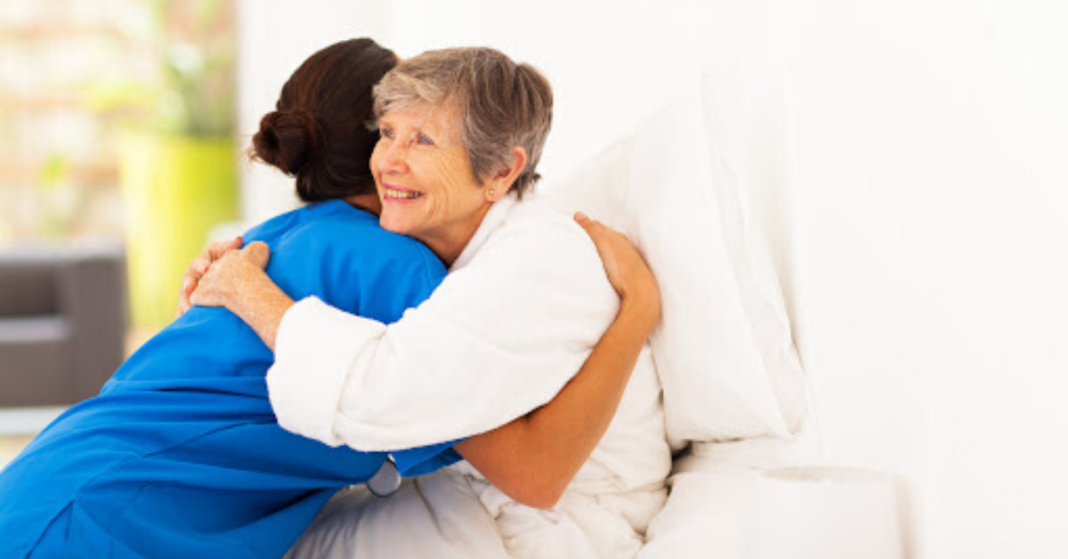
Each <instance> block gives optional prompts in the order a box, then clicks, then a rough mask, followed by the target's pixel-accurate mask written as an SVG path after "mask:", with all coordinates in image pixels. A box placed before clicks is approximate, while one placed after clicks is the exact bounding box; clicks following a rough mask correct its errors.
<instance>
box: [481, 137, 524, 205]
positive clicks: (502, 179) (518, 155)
mask: <svg viewBox="0 0 1068 559" xmlns="http://www.w3.org/2000/svg"><path fill="white" fill-rule="evenodd" d="M526 168H527V150H525V149H523V148H522V147H521V146H515V147H513V148H512V163H511V164H510V165H509V166H507V167H502V168H501V170H500V171H498V172H497V174H496V175H494V176H492V177H490V178H489V179H487V180H486V184H485V189H484V192H485V194H486V201H487V202H490V203H493V202H496V201H497V200H500V199H501V198H502V197H503V196H504V195H505V194H508V191H509V189H511V188H512V185H513V184H515V180H516V179H517V178H519V175H521V174H522V173H523V171H524V170H525V169H526Z"/></svg>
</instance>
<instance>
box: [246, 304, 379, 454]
mask: <svg viewBox="0 0 1068 559" xmlns="http://www.w3.org/2000/svg"><path fill="white" fill-rule="evenodd" d="M385 331H386V327H385V325H384V324H382V323H381V322H377V321H374V320H369V319H366V318H362V317H359V316H356V315H353V314H349V313H346V312H343V311H340V310H337V309H335V308H333V307H330V306H328V305H326V304H325V303H323V302H322V301H320V300H319V299H317V298H315V297H308V298H306V299H303V300H301V301H300V302H299V303H297V304H295V305H293V306H292V307H291V308H290V309H289V310H288V311H286V313H285V315H283V316H282V322H281V324H280V325H279V326H278V335H277V339H276V341H275V362H274V365H273V366H272V367H271V368H270V370H268V371H267V391H268V393H269V395H270V399H271V406H272V407H273V408H274V414H275V416H276V418H277V419H278V424H279V425H281V426H282V428H283V429H285V430H287V431H289V432H291V433H295V434H298V435H302V436H304V437H308V438H311V439H315V440H317V441H321V442H323V443H326V444H328V445H330V446H335V447H336V446H340V445H341V444H343V443H344V441H343V440H342V439H341V437H339V436H338V435H337V433H336V432H335V428H334V426H335V424H336V422H337V419H338V414H339V411H340V410H339V407H340V401H341V395H342V392H343V389H344V385H345V383H346V380H348V379H347V377H348V375H349V374H350V372H351V371H350V367H351V365H352V364H353V363H355V362H356V360H357V355H358V354H359V353H360V352H361V350H362V349H364V347H365V346H366V345H367V344H370V343H376V342H377V341H378V340H379V339H380V338H381V337H382V335H383V334H384V333H385Z"/></svg>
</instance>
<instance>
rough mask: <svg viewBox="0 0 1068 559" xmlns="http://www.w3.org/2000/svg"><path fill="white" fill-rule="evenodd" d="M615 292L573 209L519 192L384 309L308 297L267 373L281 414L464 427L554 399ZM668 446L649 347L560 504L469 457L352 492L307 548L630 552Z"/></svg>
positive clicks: (373, 427)
mask: <svg viewBox="0 0 1068 559" xmlns="http://www.w3.org/2000/svg"><path fill="white" fill-rule="evenodd" d="M618 308H619V301H618V297H617V296H616V294H615V291H614V290H613V289H612V286H611V284H609V282H608V280H607V278H606V277H605V274H604V270H603V267H602V264H601V260H600V258H599V257H598V255H597V251H596V248H595V247H594V245H593V243H592V242H591V241H590V239H589V238H588V237H587V235H586V233H585V232H584V231H582V229H581V228H580V227H579V226H578V225H577V224H575V223H574V222H573V221H572V219H571V218H570V217H569V216H566V215H563V214H560V213H558V212H556V211H554V210H552V209H550V208H549V207H548V206H547V205H545V204H544V203H542V202H540V201H537V200H524V201H522V202H519V201H517V200H516V199H515V198H514V196H508V197H505V198H503V199H502V200H500V201H499V202H497V203H496V204H495V205H494V207H493V208H491V210H490V211H489V213H487V215H486V217H485V219H484V220H483V222H482V224H481V225H480V227H479V229H478V231H477V232H476V233H475V236H474V237H473V238H472V239H471V242H470V243H468V246H467V247H466V248H465V249H464V251H463V253H462V254H461V255H460V257H459V258H458V259H457V261H456V262H455V263H454V264H453V266H452V268H451V269H450V271H449V275H448V276H447V277H446V279H445V281H443V282H442V284H441V285H440V286H439V287H438V289H437V290H436V291H435V292H434V294H433V295H432V296H431V297H430V299H428V300H427V301H426V302H424V303H423V304H422V305H420V306H419V307H418V308H416V309H412V310H409V311H408V312H407V313H405V315H404V317H403V318H402V319H401V320H400V321H399V322H397V323H395V324H392V325H389V326H385V325H383V324H381V323H379V322H375V321H372V320H367V319H364V318H360V317H357V316H354V315H350V314H347V313H343V312H341V311H338V310H335V309H332V308H330V307H327V306H326V305H324V304H323V303H321V302H320V301H318V300H316V299H305V300H303V301H301V302H299V303H298V304H297V305H295V306H294V307H293V308H292V309H290V310H289V311H288V312H287V313H286V315H285V317H284V318H283V320H282V324H281V326H280V327H279V331H278V339H277V344H276V362H275V365H274V366H273V367H272V368H271V370H270V372H269V373H268V375H267V383H268V387H269V389H270V396H271V403H272V405H273V407H274V410H275V413H276V415H277V416H278V421H279V423H280V424H281V425H282V426H283V427H284V428H286V429H288V430H290V431H293V432H295V433H298V434H301V435H304V436H307V437H311V438H314V439H317V440H320V441H323V442H325V443H327V444H330V445H340V444H346V445H349V446H352V447H354V448H358V449H361V450H390V449H398V448H409V447H414V446H422V445H427V444H431V443H438V442H442V441H447V440H453V439H457V438H461V437H468V436H471V435H475V434H478V433H483V432H486V431H489V430H491V429H494V428H496V427H498V426H500V425H503V424H505V423H508V422H509V421H511V420H513V419H515V418H517V417H520V416H522V415H525V414H527V413H529V412H530V411H532V410H534V409H536V408H537V407H539V406H541V405H543V404H545V403H547V402H548V401H550V400H551V399H552V398H553V397H554V396H555V395H556V393H557V392H558V391H559V390H560V389H561V388H562V387H563V386H564V384H566V383H567V381H568V380H570V379H571V377H572V376H574V374H575V373H577V372H578V370H579V368H581V366H582V364H583V363H584V362H585V360H586V358H587V357H588V356H589V353H590V351H591V350H592V349H593V347H594V346H595V345H596V344H597V342H598V340H599V339H600V337H601V335H602V334H603V333H604V331H605V330H606V329H607V327H608V326H609V325H610V324H611V323H612V321H613V320H614V318H615V316H616V313H617V311H618ZM670 464H671V457H670V452H669V450H668V447H667V443H666V441H665V436H664V426H663V410H662V407H661V404H660V384H659V381H658V379H657V378H656V373H655V371H654V369H653V365H652V360H651V358H650V356H649V353H648V350H646V351H643V353H642V355H641V357H640V358H639V362H638V365H637V366H636V368H635V370H634V373H633V375H632V378H631V381H630V384H629V385H628V388H627V391H626V393H625V395H624V398H623V401H622V403H621V405H620V409H619V411H618V412H617V414H616V417H615V418H614V419H613V422H612V424H611V425H610V427H609V429H608V432H607V433H606V435H605V437H604V438H603V439H602V441H601V443H600V444H599V445H598V447H597V448H596V449H595V450H594V453H593V455H592V456H591V458H590V460H589V461H588V462H587V463H586V464H585V466H584V467H583V468H582V469H581V470H580V472H579V473H578V474H577V475H576V477H575V479H574V480H573V481H572V483H571V485H570V486H569V487H568V490H567V492H566V493H565V495H564V496H563V498H562V499H561V501H560V503H559V504H558V505H557V507H556V508H555V510H553V511H539V510H535V509H531V508H529V507H525V506H522V505H519V504H518V503H515V502H514V501H512V500H511V499H509V498H508V497H507V496H505V495H504V494H503V493H501V492H500V491H499V490H497V489H496V488H495V487H493V486H492V485H490V484H489V483H487V482H486V481H485V478H483V477H482V476H481V475H480V474H479V473H478V472H477V471H475V470H474V469H473V468H471V467H470V465H468V464H467V463H466V462H460V463H458V464H457V465H455V466H453V467H450V468H447V469H446V470H443V471H441V472H438V473H436V474H432V475H430V476H426V477H424V478H421V479H418V480H415V481H406V482H405V485H404V486H402V488H401V490H400V491H399V492H397V493H396V494H394V495H393V496H391V497H388V498H383V499H377V498H374V497H372V496H370V495H369V494H367V493H366V490H364V489H353V490H349V491H347V492H344V493H342V494H340V495H339V496H338V497H337V498H335V500H334V501H332V502H331V504H330V505H329V506H328V507H327V508H326V509H324V511H323V513H322V514H321V515H320V517H319V519H318V520H317V521H316V523H315V525H313V527H312V528H311V529H310V530H309V532H308V534H306V536H305V538H304V539H303V540H302V541H301V543H300V544H298V546H297V548H295V549H294V551H293V552H291V554H290V556H292V557H300V558H309V559H310V558H312V557H315V558H325V559H331V558H338V559H340V558H342V557H344V558H346V559H354V558H364V557H366V558H367V559H372V558H378V557H391V558H398V559H416V558H421V557H426V558H431V557H433V558H447V557H488V558H492V557H508V556H511V557H523V558H533V557H553V558H561V557H583V558H585V557H591V558H593V557H604V558H613V559H615V558H619V559H622V558H630V557H633V556H634V555H636V554H637V552H638V550H639V549H640V545H641V541H642V535H643V533H644V530H645V528H646V526H647V525H648V523H649V521H650V520H651V519H652V517H653V516H654V515H655V514H656V512H657V511H658V510H659V509H660V507H662V506H663V501H664V499H665V490H664V484H663V481H664V478H665V477H666V476H667V474H668V471H669V469H670Z"/></svg>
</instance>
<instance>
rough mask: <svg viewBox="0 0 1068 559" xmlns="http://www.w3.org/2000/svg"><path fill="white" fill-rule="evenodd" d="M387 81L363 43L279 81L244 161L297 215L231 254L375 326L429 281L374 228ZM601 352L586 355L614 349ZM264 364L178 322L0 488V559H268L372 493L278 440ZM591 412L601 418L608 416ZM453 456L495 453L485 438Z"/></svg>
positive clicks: (384, 63) (204, 315)
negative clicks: (293, 192)
mask: <svg viewBox="0 0 1068 559" xmlns="http://www.w3.org/2000/svg"><path fill="white" fill-rule="evenodd" d="M396 63H397V60H396V57H395V56H394V55H393V53H391V52H389V51H388V50H385V49H383V48H381V47H379V46H378V45H376V44H374V43H373V42H372V41H369V40H355V41H346V42H343V43H339V44H337V45H333V46H331V47H329V48H326V49H324V50H322V51H320V52H318V53H316V54H315V55H313V56H312V57H311V58H309V59H308V60H307V61H306V62H305V63H304V64H303V65H301V67H300V68H299V69H298V70H297V71H296V72H295V73H294V74H293V76H292V77H291V78H290V80H289V81H288V82H287V83H286V86H285V87H284V88H283V91H282V95H281V97H280V99H279V102H278V110H276V111H272V112H271V113H269V114H268V115H266V116H265V117H264V118H263V120H262V122H261V129H260V131H259V133H257V135H256V137H255V138H254V142H253V143H254V148H253V152H254V155H255V156H256V158H258V159H260V160H261V161H264V162H265V163H267V164H269V165H272V166H275V167H277V168H279V169H281V170H282V171H284V172H287V173H290V174H294V175H296V176H297V191H298V193H299V195H300V196H301V198H302V199H304V200H305V201H308V202H310V203H309V205H308V206H306V207H305V208H302V209H300V210H297V211H294V212H290V213H288V214H284V215H282V216H279V217H277V218H275V219H272V220H270V221H268V222H267V223H264V224H262V225H260V226H257V227H255V228H253V229H252V230H251V231H249V232H248V233H247V234H246V237H247V238H249V240H253V241H256V242H255V243H253V244H252V245H251V247H250V250H246V251H244V252H243V253H242V256H244V257H247V258H250V259H251V260H252V261H253V262H255V263H256V264H257V265H258V266H261V267H262V266H263V265H264V264H265V263H266V261H267V257H268V254H267V250H266V248H267V247H268V246H269V247H270V250H271V254H270V263H269V265H268V266H267V273H268V274H269V275H267V276H264V277H269V278H271V280H272V281H274V282H277V283H278V284H279V285H281V286H284V287H285V289H286V291H287V292H289V293H291V294H293V295H294V296H300V297H307V296H314V297H316V298H318V299H321V300H323V301H325V302H327V303H330V304H331V305H334V306H336V307H338V308H339V309H344V310H347V311H350V312H353V313H357V314H359V315H361V316H364V317H366V318H367V319H368V320H375V321H381V322H382V323H390V322H393V321H395V320H397V319H398V318H399V317H400V316H401V314H402V313H403V312H404V311H405V309H407V308H410V307H413V306H415V305H417V304H419V303H420V302H421V301H423V300H424V299H425V298H426V296H427V295H428V294H429V293H430V292H431V291H432V290H433V289H434V288H435V287H436V286H437V284H438V282H440V281H441V279H442V278H443V277H444V275H445V268H444V266H442V264H441V263H440V262H439V261H438V259H437V258H435V257H434V255H433V253H431V252H430V251H429V250H427V249H426V247H424V246H423V245H421V244H420V243H418V242H416V241H413V240H412V239H410V238H407V237H404V236H401V235H396V234H393V233H390V232H387V231H385V230H383V229H382V228H381V227H379V225H378V219H377V217H376V216H375V215H374V213H377V210H378V209H379V200H378V196H376V195H375V193H374V182H373V179H372V177H371V176H370V166H369V159H368V158H369V156H370V153H371V150H372V148H373V147H374V145H375V143H376V141H377V139H378V135H377V133H375V132H371V131H369V130H367V129H366V128H365V126H364V125H365V123H366V121H367V120H368V118H369V117H370V112H371V86H372V85H373V84H374V83H376V82H377V81H378V80H379V79H380V78H381V77H382V76H383V75H384V74H385V73H386V72H387V71H388V70H389V69H390V68H392V67H393V66H394V65H395V64H396ZM591 232H592V233H593V235H594V236H596V237H598V238H602V237H603V236H604V235H602V233H600V232H597V231H593V230H591ZM605 241H606V243H605V244H604V247H605V250H606V251H607V252H606V254H608V253H610V252H613V251H614V249H613V248H612V245H616V246H617V248H620V249H621V250H620V251H619V256H620V258H622V261H624V262H627V261H629V260H628V259H629V258H635V260H634V261H633V262H632V264H633V265H636V266H637V270H638V271H639V276H640V274H646V273H647V271H646V270H644V269H643V268H641V266H640V260H637V259H636V255H634V254H629V253H627V250H628V249H629V247H627V246H625V245H618V244H617V243H618V242H619V241H620V240H619V239H613V237H612V236H611V235H608V236H607V238H606V239H605ZM257 251H259V252H257ZM257 269H259V268H257ZM623 283H624V284H625V283H626V282H623ZM647 326H648V321H646V323H645V326H642V328H645V327H647ZM628 331H629V328H628ZM608 342H609V343H604V344H601V346H599V347H598V351H609V350H610V351H613V352H614V351H618V350H620V349H621V346H619V345H618V344H615V345H613V344H612V343H610V341H608ZM630 345H632V346H634V347H637V346H640V342H638V341H635V342H631V343H630ZM623 351H624V352H625V351H626V350H625V349H623ZM272 358H273V356H272V354H271V351H270V350H269V349H268V348H267V347H266V346H265V345H264V344H263V343H262V342H261V341H260V340H259V339H258V337H257V335H256V333H255V332H253V331H252V330H250V329H249V328H247V327H246V326H245V325H244V324H242V323H241V321H240V320H239V319H238V318H237V317H236V316H234V315H233V314H232V313H229V312H227V311H226V310H223V309H210V308H196V309H192V310H190V311H189V312H186V313H185V314H184V315H183V316H181V317H180V318H178V319H177V320H176V321H175V322H174V323H173V324H172V325H170V326H169V327H167V328H166V329H165V330H164V331H162V332H161V333H160V334H159V335H157V336H155V337H154V338H153V339H152V340H150V341H149V342H148V343H146V344H145V345H144V346H143V347H142V349H141V350H139V351H138V352H137V353H136V354H135V355H133V356H132V357H131V358H130V359H129V360H128V361H127V362H126V363H125V364H124V365H123V367H122V368H120V369H119V371H117V372H116V373H115V375H114V376H113V377H112V379H111V380H110V381H109V382H108V384H107V385H106V386H105V388H104V390H103V391H102V393H101V394H100V395H99V396H97V397H95V398H92V399H90V400H87V401H85V402H83V403H81V404H79V405H77V406H75V407H73V408H71V409H70V410H69V411H68V412H67V413H65V414H63V416H61V417H60V418H59V419H57V420H56V421H55V422H54V423H53V424H52V425H50V426H49V427H48V428H47V429H46V430H45V431H43V432H42V433H41V434H40V435H39V436H38V437H37V438H36V439H34V441H33V442H31V443H30V445H29V446H28V447H27V448H26V449H25V451H24V452H23V453H22V454H20V455H19V457H17V458H16V459H15V460H14V461H13V462H12V463H11V464H9V465H8V467H7V468H5V469H4V470H3V471H2V472H0V556H2V557H4V558H5V559H7V558H13V559H22V558H25V557H33V558H54V557H66V558H68V559H70V558H76V557H86V558H94V559H95V558H107V557H110V558H166V557H176V558H183V559H184V558H188V557H200V558H211V557H218V558H233V557H257V558H258V557H263V558H278V557H281V556H282V555H283V554H284V553H285V552H286V551H287V550H288V549H289V547H290V546H291V545H292V544H293V542H294V541H296V540H297V538H298V537H299V536H300V534H301V532H303V531H304V530H305V529H306V528H307V527H308V525H309V524H310V523H311V522H312V520H313V519H314V518H315V516H316V514H318V513H319V511H320V509H321V508H322V507H323V505H324V503H326V502H327V500H329V499H330V498H331V496H333V495H334V494H335V493H336V492H337V491H338V490H339V489H340V488H342V487H345V486H348V485H350V484H354V483H360V482H364V481H367V480H369V479H371V477H372V476H373V475H375V473H376V472H379V471H380V468H381V467H382V465H383V463H384V462H385V461H386V459H387V454H386V453H385V452H375V451H373V449H369V450H372V451H363V450H364V449H361V450H360V451H357V450H354V449H350V448H345V447H342V448H330V447H329V446H327V445H323V444H321V443H319V442H317V441H314V440H311V439H308V438H304V437H300V436H297V435H294V434H292V433H289V432H287V431H285V430H283V429H282V428H280V427H279V425H278V423H277V422H276V421H275V417H274V414H273V412H272V409H271V406H270V403H269V401H268V396H267V385H266V383H265V380H264V377H265V375H266V372H267V368H268V366H269V365H270V364H271V362H272ZM602 361H603V362H602V363H601V364H600V365H598V363H597V362H596V360H594V359H592V358H591V363H590V364H588V365H587V372H589V373H590V374H594V375H597V376H601V375H603V376H608V377H611V378H625V375H626V374H627V373H628V372H629V364H628V363H615V362H611V361H604V359H603V358H602ZM583 376H584V375H580V376H579V378H582V377H583ZM570 391H571V388H570V387H569V388H568V389H565V390H564V391H563V392H562V395H566V394H568V393H569V392H570ZM601 400H603V401H604V402H603V404H604V406H602V407H603V409H604V411H603V413H604V415H605V416H606V417H609V416H610V415H611V406H614V404H615V402H613V401H611V395H610V394H609V395H606V396H604V397H602V398H601ZM567 401H568V399H567V398H566V397H565V398H563V399H562V400H560V401H559V402H554V403H552V404H550V405H549V406H545V408H543V409H544V410H546V412H547V413H553V412H552V410H553V409H554V408H556V407H558V406H559V405H561V404H567ZM514 429H522V430H524V431H528V430H529V429H528V428H527V426H525V425H523V424H521V423H517V422H513V424H512V425H511V426H509V425H505V426H503V427H501V428H500V429H498V430H497V432H498V433H507V432H509V431H511V430H514ZM501 438H507V437H501ZM465 444H467V445H468V446H469V447H470V448H472V449H477V450H480V451H482V452H486V453H487V454H489V453H491V452H497V453H498V454H500V453H501V451H500V445H499V444H498V443H497V441H496V440H495V438H494V437H492V436H489V435H483V436H476V437H472V438H470V439H467V440H466V441H465ZM414 446H415V445H408V446H398V447H392V448H391V449H383V450H391V451H392V452H391V453H390V454H389V458H390V459H391V460H392V461H393V462H395V463H396V468H397V469H399V470H400V471H401V472H402V473H404V474H406V475H417V474H422V473H427V472H431V471H433V470H435V469H437V468H440V467H442V466H444V465H446V464H449V463H451V462H454V461H456V460H458V459H459V455H457V454H456V452H455V451H454V450H453V449H452V448H451V446H452V445H451V443H449V442H448V441H447V440H445V439H443V440H441V441H435V444H432V445H429V446H421V447H417V448H416V447H414ZM494 449H496V450H494ZM488 462H489V460H487V463H488Z"/></svg>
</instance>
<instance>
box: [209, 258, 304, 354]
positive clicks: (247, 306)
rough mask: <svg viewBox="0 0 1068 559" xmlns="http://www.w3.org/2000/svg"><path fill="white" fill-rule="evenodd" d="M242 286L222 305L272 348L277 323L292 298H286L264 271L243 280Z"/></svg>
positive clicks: (291, 304) (276, 334)
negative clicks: (254, 277) (250, 278)
mask: <svg viewBox="0 0 1068 559" xmlns="http://www.w3.org/2000/svg"><path fill="white" fill-rule="evenodd" d="M242 287H243V288H242V289H241V291H240V292H239V293H237V294H236V295H235V296H234V297H233V300H232V301H229V302H228V303H227V305H226V307H227V308H228V309H229V310H230V311H231V312H233V313H234V314H236V315H237V316H238V317H239V318H241V320H242V321H244V322H245V324H248V325H249V326H250V327H252V329H253V330H255V331H256V334H258V335H259V337H260V339H262V340H263V343H265V344H267V347H269V348H271V351H274V348H275V341H276V339H277V337H278V327H279V325H281V324H282V317H283V316H284V315H285V314H286V311H288V310H289V308H290V307H292V306H293V304H294V302H293V299H290V298H289V296H288V295H286V294H285V292H283V291H282V290H281V289H280V288H279V287H278V286H277V285H275V283H274V282H273V281H271V279H270V278H269V277H268V276H267V275H266V274H262V277H257V278H256V279H255V280H254V281H249V282H247V283H246V284H244V285H243V286H242Z"/></svg>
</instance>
